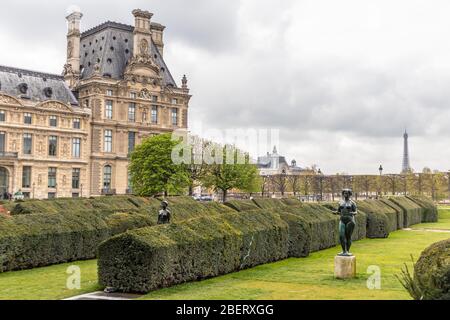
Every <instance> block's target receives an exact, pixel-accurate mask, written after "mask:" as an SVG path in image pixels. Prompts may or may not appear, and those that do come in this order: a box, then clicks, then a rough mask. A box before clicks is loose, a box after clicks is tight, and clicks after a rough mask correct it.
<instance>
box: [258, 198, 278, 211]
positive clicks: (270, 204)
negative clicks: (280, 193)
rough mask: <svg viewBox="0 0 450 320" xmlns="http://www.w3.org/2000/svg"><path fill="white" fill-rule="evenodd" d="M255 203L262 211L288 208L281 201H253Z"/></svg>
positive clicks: (266, 199) (268, 199) (265, 199)
mask: <svg viewBox="0 0 450 320" xmlns="http://www.w3.org/2000/svg"><path fill="white" fill-rule="evenodd" d="M253 202H254V203H255V204H256V205H257V206H258V207H259V208H261V209H275V208H276V209H282V208H284V207H286V205H285V204H284V203H283V201H280V200H279V199H270V198H264V199H253Z"/></svg>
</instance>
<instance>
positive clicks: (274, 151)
mask: <svg viewBox="0 0 450 320" xmlns="http://www.w3.org/2000/svg"><path fill="white" fill-rule="evenodd" d="M272 153H273V154H277V146H273V151H272Z"/></svg>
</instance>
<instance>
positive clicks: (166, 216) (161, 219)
mask: <svg viewBox="0 0 450 320" xmlns="http://www.w3.org/2000/svg"><path fill="white" fill-rule="evenodd" d="M168 207H169V202H167V201H166V200H163V201H162V202H161V210H159V213H158V224H167V223H170V209H169V208H168Z"/></svg>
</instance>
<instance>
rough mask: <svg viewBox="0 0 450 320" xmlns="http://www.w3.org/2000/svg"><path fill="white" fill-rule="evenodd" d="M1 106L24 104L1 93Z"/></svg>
mask: <svg viewBox="0 0 450 320" xmlns="http://www.w3.org/2000/svg"><path fill="white" fill-rule="evenodd" d="M0 104H3V105H9V106H22V103H21V102H20V100H19V99H17V98H15V97H13V96H10V95H7V94H2V93H0Z"/></svg>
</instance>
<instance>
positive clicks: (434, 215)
mask: <svg viewBox="0 0 450 320" xmlns="http://www.w3.org/2000/svg"><path fill="white" fill-rule="evenodd" d="M407 198H408V199H410V200H412V201H414V202H415V203H417V204H418V205H419V206H421V207H422V208H423V211H422V222H437V221H438V210H437V207H436V205H435V204H434V202H433V200H431V199H430V198H427V197H425V196H408V197H407Z"/></svg>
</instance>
